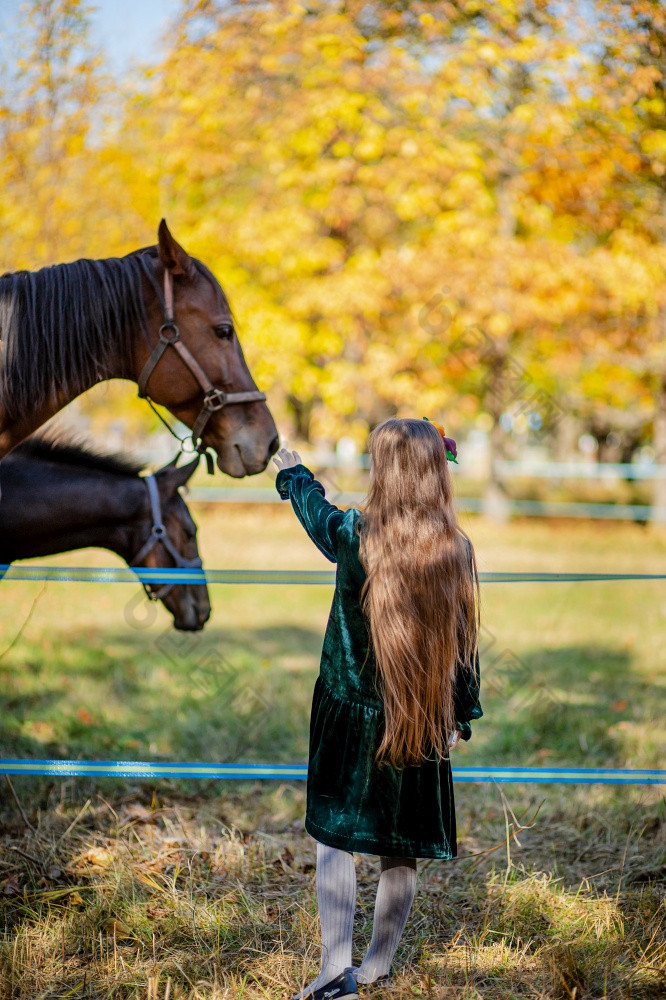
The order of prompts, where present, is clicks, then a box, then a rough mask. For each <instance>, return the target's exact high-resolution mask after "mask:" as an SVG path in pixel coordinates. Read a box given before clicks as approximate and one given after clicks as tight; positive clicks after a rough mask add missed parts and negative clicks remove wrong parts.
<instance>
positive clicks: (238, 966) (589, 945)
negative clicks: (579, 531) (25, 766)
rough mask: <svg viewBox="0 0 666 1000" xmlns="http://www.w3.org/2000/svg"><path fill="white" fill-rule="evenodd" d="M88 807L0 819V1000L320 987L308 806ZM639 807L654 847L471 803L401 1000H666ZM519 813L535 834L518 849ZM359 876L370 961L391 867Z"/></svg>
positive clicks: (280, 790)
mask: <svg viewBox="0 0 666 1000" xmlns="http://www.w3.org/2000/svg"><path fill="white" fill-rule="evenodd" d="M77 790H80V789H79V788H78V786H77V785H76V784H75V783H74V782H70V783H68V784H66V785H65V786H63V787H62V788H60V787H58V788H56V787H53V788H52V790H51V792H50V796H49V798H48V799H47V801H46V802H45V803H44V804H45V806H46V808H44V809H38V810H33V811H32V813H31V814H29V815H28V819H29V820H30V821H31V822H34V825H35V832H33V831H31V830H29V829H27V828H26V827H25V826H24V824H23V822H22V820H21V818H20V816H19V814H18V811H16V810H14V812H13V816H10V814H9V813H8V812H5V814H4V817H3V818H4V823H3V827H4V831H5V836H4V838H3V844H2V847H3V849H2V853H1V855H0V859H1V860H0V864H1V866H2V867H1V869H0V880H1V881H0V885H2V902H1V904H0V909H1V911H2V915H3V920H4V927H5V932H4V943H3V944H2V946H1V950H0V1000H37V998H40V1000H41V998H44V1000H46V998H56V997H68V996H71V997H82V998H83V997H88V998H102V997H114V998H119V1000H120V998H123V1000H125V998H127V1000H129V998H145V1000H153V998H154V1000H167V998H169V1000H175V998H186V997H187V998H189V1000H199V998H200V1000H204V998H206V1000H218V998H229V1000H232V998H233V1000H240V998H244V997H248V998H250V997H251V998H254V997H256V998H260V997H287V996H290V995H292V994H293V992H295V991H296V989H297V988H299V984H303V983H305V982H307V981H309V978H310V977H311V976H312V975H313V974H314V973H315V972H316V967H317V960H318V921H317V911H316V895H315V885H314V860H315V852H314V843H313V841H312V840H310V838H309V837H308V836H307V835H306V834H305V833H304V832H303V830H302V822H301V819H300V817H301V816H302V811H303V788H302V787H298V786H296V785H288V784H285V785H281V786H279V787H277V788H273V789H269V790H267V789H266V788H265V787H264V788H261V787H260V786H259V785H251V784H250V783H247V785H246V786H245V788H241V787H240V786H235V787H234V790H232V792H231V793H228V794H226V793H225V795H224V797H223V798H220V797H213V798H206V797H201V796H199V797H194V796H192V797H190V798H187V797H184V796H178V797H175V796H173V795H171V794H169V790H168V787H167V785H166V783H165V784H163V785H162V786H156V787H155V788H154V789H152V791H151V790H149V789H148V788H147V787H145V786H144V787H142V788H141V787H139V788H134V789H129V790H127V791H126V792H125V793H124V794H120V793H119V792H118V793H117V794H116V795H115V796H114V797H113V798H111V799H109V798H108V797H106V796H105V797H102V795H101V794H100V793H97V794H95V793H94V792H93V794H92V796H88V798H87V799H86V800H85V801H87V802H89V804H88V806H87V808H86V809H85V810H84V811H83V812H82V808H81V807H82V805H84V804H85V801H84V802H83V803H82V802H81V799H80V797H79V796H77V797H75V798H70V795H73V794H74V793H75V792H77ZM624 791H625V793H626V795H625V800H627V799H632V800H633V806H634V807H635V813H636V815H638V813H639V810H638V808H636V807H639V806H640V816H641V821H640V828H639V827H638V826H636V825H635V824H634V823H632V822H631V821H627V820H625V821H624V822H623V820H622V817H621V816H620V815H618V814H616V815H615V825H614V826H613V827H612V828H610V827H609V816H610V815H611V814H610V813H608V812H606V814H605V815H604V814H600V812H599V810H598V809H592V810H591V809H590V803H589V802H587V801H586V796H585V795H581V794H575V795H571V796H570V797H569V799H570V801H569V811H568V812H566V813H565V812H563V811H562V805H563V802H562V801H561V800H559V801H558V795H557V793H553V794H551V795H550V801H547V802H546V803H545V805H544V806H543V807H542V809H541V810H540V812H539V815H538V817H537V818H536V820H534V816H533V814H534V812H535V811H536V808H535V806H536V799H535V797H532V796H530V795H529V794H528V793H524V792H523V793H522V794H521V793H516V794H515V795H512V796H511V800H512V801H510V802H509V803H506V802H505V803H502V802H501V801H500V800H499V796H498V795H497V793H496V792H493V791H492V790H484V791H478V790H475V791H474V792H473V793H472V792H471V791H470V786H467V787H466V788H464V789H463V790H462V791H461V792H459V808H458V811H459V817H460V821H461V830H460V857H459V858H458V859H457V860H456V861H454V862H448V863H447V862H433V861H431V862H423V861H421V862H420V863H419V871H420V875H419V890H418V894H417V899H416V903H415V906H414V910H413V911H412V915H411V917H410V921H409V924H408V928H407V932H406V934H405V937H404V939H403V942H402V944H401V946H400V950H399V952H398V956H397V960H396V969H397V972H396V975H395V986H394V989H393V990H392V991H391V993H392V995H393V996H395V997H396V1000H397V998H401V997H403V996H405V997H406V996H410V997H413V996H421V995H423V996H432V997H435V998H436V997H451V998H456V1000H457V998H460V1000H463V998H472V997H484V998H493V1000H505V998H512V997H513V998H521V1000H522V998H558V997H561V998H563V1000H566V998H575V1000H583V998H585V997H590V998H596V997H608V998H618V1000H619V998H639V997H640V998H649V997H655V998H656V997H661V996H664V995H665V992H666V934H665V932H664V925H665V922H666V910H665V907H664V900H663V891H660V884H661V889H662V890H663V884H664V883H663V878H664V858H665V857H666V815H665V811H664V808H663V803H660V802H659V801H658V798H657V797H656V796H655V797H653V801H652V802H646V801H645V796H644V794H643V796H642V798H643V801H639V800H640V799H641V793H639V792H636V791H634V792H628V791H627V790H626V789H625V790H624ZM60 796H62V800H60ZM505 805H508V808H509V812H508V814H507V815H509V817H510V816H511V811H513V812H516V811H520V810H523V811H525V813H526V816H525V817H523V816H521V815H518V817H517V818H518V821H519V822H520V823H521V825H523V822H524V820H525V819H531V820H533V823H532V824H531V825H530V829H528V830H526V831H524V832H523V833H521V834H520V835H519V837H518V838H517V839H514V838H513V837H512V838H511V841H510V849H509V850H507V845H506V843H505V842H504V843H503V842H502V831H503V827H504V806H505ZM527 814H529V815H527ZM481 817H483V818H481ZM75 820H76V822H75V823H74V825H72V823H73V821H75ZM509 822H510V832H511V833H512V832H513V829H515V823H514V820H513V819H511V818H510V821H509ZM490 841H493V843H492V844H491V847H497V848H498V849H497V850H495V851H492V850H491V851H490V852H489V851H488V844H489V842H490ZM517 841H519V843H518V842H517ZM357 872H358V879H359V906H358V911H357V924H356V952H357V956H356V957H358V958H361V957H362V952H361V948H362V946H363V944H364V942H367V940H368V939H369V934H370V926H371V919H372V905H373V898H374V885H375V884H376V878H377V869H376V859H373V858H370V857H367V856H357Z"/></svg>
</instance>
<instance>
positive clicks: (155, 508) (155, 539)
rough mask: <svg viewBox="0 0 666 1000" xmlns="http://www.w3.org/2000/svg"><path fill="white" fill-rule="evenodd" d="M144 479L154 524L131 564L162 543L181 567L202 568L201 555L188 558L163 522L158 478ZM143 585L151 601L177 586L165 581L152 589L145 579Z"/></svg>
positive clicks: (159, 598) (135, 565) (143, 557)
mask: <svg viewBox="0 0 666 1000" xmlns="http://www.w3.org/2000/svg"><path fill="white" fill-rule="evenodd" d="M143 481H144V482H145V484H146V486H147V487H148V496H149V497H150V510H151V514H152V518H153V526H152V528H151V529H150V535H149V536H148V538H147V539H146V541H145V542H144V543H143V545H142V546H141V548H140V549H139V551H138V552H137V554H136V555H135V556H134V558H133V559H132V560H131V561H130V563H129V565H130V566H131V567H138V566H139V565H140V563H141V561H142V560H143V559H145V558H146V556H147V555H148V553H149V552H152V550H153V549H154V548H155V546H156V545H157V544H160V545H162V546H163V547H164V548H165V549H166V550H167V552H168V553H169V555H170V556H171V558H172V559H173V561H174V563H175V564H176V566H177V567H178V568H179V569H201V568H202V566H203V563H202V562H201V559H200V558H199V556H196V557H195V558H194V559H186V558H185V556H183V555H181V554H180V552H179V551H178V549H177V548H176V546H175V545H174V544H173V542H172V541H171V539H170V538H169V535H168V532H167V530H166V528H165V527H164V524H163V523H162V506H161V504H160V492H159V489H158V486H157V479H156V478H155V476H144V479H143ZM142 586H143V589H144V590H145V592H146V594H147V596H148V598H149V599H150V600H151V601H161V600H163V599H164V598H165V597H166V596H167V594H169V593H170V592H171V590H172V588H173V587H175V586H176V583H175V582H174V583H165V584H164V585H163V586H162V587H160V588H159V589H158V590H151V589H150V586H149V584H147V583H143V581H142Z"/></svg>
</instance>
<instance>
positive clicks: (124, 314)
mask: <svg viewBox="0 0 666 1000" xmlns="http://www.w3.org/2000/svg"><path fill="white" fill-rule="evenodd" d="M157 253H158V251H157V247H145V248H143V249H141V250H135V251H133V252H132V253H130V254H128V255H127V256H126V257H109V258H107V259H106V260H87V259H83V260H76V261H73V262H72V263H70V264H55V265H53V266H52V267H44V268H42V269H41V270H39V271H16V272H14V273H10V274H5V275H2V276H1V277H0V337H1V338H2V352H1V356H0V400H1V401H2V404H3V406H4V407H5V410H6V411H7V413H8V414H9V415H10V416H12V417H14V418H16V417H19V416H20V415H21V413H25V412H26V411H27V410H34V409H35V408H38V407H39V406H41V405H43V404H44V403H46V401H47V400H48V399H49V397H50V396H51V395H52V393H53V392H54V390H55V391H59V390H60V391H63V392H65V393H67V394H68V395H69V396H77V395H79V394H80V393H81V392H83V391H84V390H85V389H87V388H89V387H90V386H91V385H93V384H95V383H96V382H98V381H102V380H104V379H106V378H109V377H111V375H112V372H113V371H114V368H115V371H117V370H118V365H117V361H118V358H121V359H125V358H129V356H130V350H131V343H132V338H133V336H134V335H135V334H136V333H137V332H138V331H139V330H143V331H144V332H146V335H147V327H146V315H145V306H144V300H143V291H142V285H141V279H142V277H143V275H146V276H148V277H149V278H151V277H152V272H153V269H152V260H153V259H155V258H156V257H157ZM153 280H154V279H153ZM114 360H115V362H116V364H115V366H114V365H113V362H114Z"/></svg>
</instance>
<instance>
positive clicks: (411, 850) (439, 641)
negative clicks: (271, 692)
mask: <svg viewBox="0 0 666 1000" xmlns="http://www.w3.org/2000/svg"><path fill="white" fill-rule="evenodd" d="M455 455H456V446H455V442H454V441H452V440H451V439H450V438H445V437H444V430H443V428H440V429H438V425H436V424H433V423H430V422H429V421H427V420H411V419H404V420H387V421H386V422H385V423H383V424H381V425H380V426H379V427H377V428H376V429H375V430H374V431H373V432H372V434H371V436H370V457H371V469H370V491H369V493H368V496H367V498H366V501H365V504H364V505H363V507H362V510H357V509H351V510H347V511H345V512H343V511H341V510H339V509H338V508H337V507H335V506H334V505H333V504H331V503H329V502H328V501H327V500H326V499H325V496H324V489H323V487H322V485H321V483H319V482H317V480H316V479H315V478H314V476H313V475H312V473H311V472H310V470H309V469H307V468H306V467H305V466H304V465H302V464H301V461H300V456H299V455H298V453H297V452H289V451H287V450H285V449H281V450H280V451H279V452H278V455H277V456H276V459H275V463H276V465H277V466H278V469H279V472H278V476H277V479H276V484H275V485H276V487H277V490H278V492H279V494H280V496H281V497H282V499H284V500H286V499H290V500H291V502H292V505H293V508H294V511H295V513H296V516H297V517H298V519H299V521H300V522H301V524H302V525H303V527H304V528H305V530H306V531H307V533H308V535H309V536H310V538H311V539H312V541H313V542H314V543H315V545H316V546H317V548H318V549H320V551H321V552H323V554H324V555H325V556H326V557H327V559H330V560H331V562H337V564H338V569H337V576H336V587H335V594H334V597H333V606H332V608H331V613H330V617H329V620H328V626H327V629H326V635H325V638H324V646H323V651H322V657H321V667H320V673H319V677H318V678H317V681H316V684H315V689H314V698H313V702H312V715H311V720H310V754H309V764H308V781H307V811H306V819H305V828H306V830H307V831H308V833H309V834H310V835H311V836H312V837H314V839H315V840H316V841H317V901H318V904H319V915H320V922H321V935H322V963H321V972H320V974H319V976H317V978H316V979H315V980H314V981H313V982H312V983H310V985H309V986H307V987H306V989H305V990H303V991H302V992H301V993H299V994H298V997H296V998H294V1000H299V998H302V1000H306V998H307V1000H344V998H345V997H356V996H357V995H358V992H357V984H361V983H362V984H367V983H377V982H379V981H383V982H386V981H388V976H389V973H390V968H391V962H392V960H393V955H394V953H395V950H396V948H397V946H398V942H399V941H400V938H401V936H402V932H403V930H404V927H405V924H406V922H407V917H408V915H409V911H410V908H411V905H412V901H413V899H414V892H415V888H416V859H417V858H442V859H450V858H452V857H455V856H456V850H457V849H456V823H455V812H454V802H453V783H452V778H451V763H450V760H449V748H450V747H453V746H455V744H456V742H457V740H458V738H460V737H462V738H463V739H465V740H468V739H469V738H470V736H471V727H470V724H469V723H470V720H471V719H478V718H480V716H481V715H482V714H483V713H482V711H481V706H480V704H479V654H478V635H479V628H480V592H479V580H478V573H477V568H476V558H475V555H474V549H473V547H472V543H471V542H470V540H469V538H468V537H467V535H466V534H465V532H464V531H463V530H462V528H461V527H460V525H459V524H458V521H457V518H456V513H455V510H454V507H453V492H452V482H451V475H450V472H449V468H448V460H449V459H450V460H453V461H455ZM352 852H357V853H360V854H373V855H379V857H380V864H381V874H380V877H379V885H378V889H377V898H376V902H375V910H374V921H373V929H372V939H371V941H370V946H369V948H368V951H367V952H366V955H365V957H364V959H363V961H362V963H361V965H360V966H359V967H358V968H352V927H353V920H354V910H355V903H356V872H355V867H354V857H353V853H352Z"/></svg>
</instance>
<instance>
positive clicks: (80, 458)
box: [5, 434, 144, 476]
mask: <svg viewBox="0 0 666 1000" xmlns="http://www.w3.org/2000/svg"><path fill="white" fill-rule="evenodd" d="M14 458H16V459H19V460H20V459H21V458H34V459H41V460H42V461H44V462H57V463H58V464H59V465H74V466H76V467H77V468H83V469H92V470H93V471H96V472H109V473H112V474H113V475H117V476H138V475H139V473H141V472H142V471H143V468H144V467H143V465H141V464H140V463H138V462H136V461H134V460H133V459H131V458H129V457H128V456H127V455H119V454H117V453H110V452H104V451H99V450H98V449H97V448H95V447H93V445H91V444H90V443H89V442H87V441H84V440H82V439H80V440H79V439H76V438H72V437H65V436H63V437H60V436H59V437H43V436H42V435H41V434H35V435H33V436H32V437H29V438H26V440H25V441H22V442H21V444H19V445H18V446H17V447H16V448H14V450H13V451H11V452H10V453H9V455H7V457H6V459H5V461H7V462H8V461H10V460H12V459H14Z"/></svg>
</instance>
